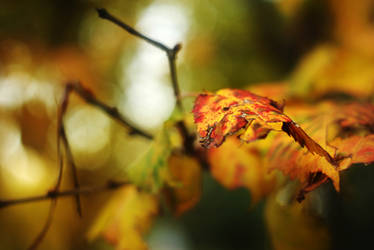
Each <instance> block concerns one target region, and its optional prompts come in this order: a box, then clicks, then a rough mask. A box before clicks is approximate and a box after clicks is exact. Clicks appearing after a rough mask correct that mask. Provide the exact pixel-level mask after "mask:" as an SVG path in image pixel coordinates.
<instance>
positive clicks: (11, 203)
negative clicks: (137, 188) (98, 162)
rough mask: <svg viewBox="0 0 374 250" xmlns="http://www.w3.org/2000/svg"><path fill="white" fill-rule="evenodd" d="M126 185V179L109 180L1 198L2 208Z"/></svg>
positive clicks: (0, 204)
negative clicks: (39, 193) (97, 184)
mask: <svg viewBox="0 0 374 250" xmlns="http://www.w3.org/2000/svg"><path fill="white" fill-rule="evenodd" d="M126 185H129V183H128V182H125V181H109V182H107V183H106V184H105V185H102V186H96V187H80V188H74V189H70V190H65V191H54V190H52V191H50V192H48V193H46V194H44V195H37V196H32V197H27V198H20V199H11V200H0V209H1V208H5V207H9V206H14V205H19V204H26V203H32V202H37V201H45V200H54V199H57V198H60V197H66V196H76V195H77V194H79V195H81V194H92V193H99V192H105V191H110V190H115V189H118V188H121V187H124V186H126Z"/></svg>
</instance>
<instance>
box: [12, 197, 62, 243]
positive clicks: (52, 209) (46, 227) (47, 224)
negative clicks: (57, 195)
mask: <svg viewBox="0 0 374 250" xmlns="http://www.w3.org/2000/svg"><path fill="white" fill-rule="evenodd" d="M14 204H16V203H14ZM18 204H19V203H18ZM56 207H57V199H52V200H51V204H50V206H49V211H48V216H47V220H46V222H45V224H44V226H43V228H42V230H41V231H40V232H39V234H38V235H37V236H36V238H35V239H34V241H33V242H32V244H31V245H30V246H29V248H28V250H35V249H37V248H38V246H39V245H40V243H42V241H43V239H44V237H45V236H46V234H47V233H48V230H49V228H50V227H51V224H52V221H53V215H54V214H55V210H56Z"/></svg>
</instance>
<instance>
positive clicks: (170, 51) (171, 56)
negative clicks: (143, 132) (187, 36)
mask: <svg viewBox="0 0 374 250" xmlns="http://www.w3.org/2000/svg"><path fill="white" fill-rule="evenodd" d="M97 12H98V14H99V17H101V18H103V19H107V20H109V21H111V22H112V23H114V24H117V25H118V26H120V27H121V28H123V29H124V30H126V31H127V32H128V33H130V34H131V35H134V36H136V37H139V38H140V39H143V40H144V41H146V42H147V43H149V44H151V45H153V46H155V47H157V48H159V49H160V50H162V51H164V52H165V53H166V55H167V57H168V62H169V68H170V76H171V82H172V84H173V90H174V95H175V97H176V101H177V105H178V107H179V108H180V109H181V110H183V107H182V102H181V94H180V90H179V85H178V79H177V70H176V66H175V60H176V57H177V53H178V52H179V50H180V49H181V48H182V45H181V44H176V45H175V46H174V47H173V48H169V47H168V46H166V45H164V44H163V43H161V42H158V41H156V40H154V39H152V38H149V37H148V36H146V35H144V34H142V33H140V32H139V31H137V30H135V29H134V28H132V27H130V26H129V25H127V24H126V23H124V22H123V21H121V20H119V19H118V18H116V17H115V16H113V15H112V14H110V13H109V12H108V11H107V10H106V9H97Z"/></svg>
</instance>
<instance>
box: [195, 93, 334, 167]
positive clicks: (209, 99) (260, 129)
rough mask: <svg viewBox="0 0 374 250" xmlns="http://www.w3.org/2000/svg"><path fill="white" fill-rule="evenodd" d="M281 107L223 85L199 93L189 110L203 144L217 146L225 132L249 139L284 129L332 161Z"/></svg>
mask: <svg viewBox="0 0 374 250" xmlns="http://www.w3.org/2000/svg"><path fill="white" fill-rule="evenodd" d="M282 110H283V106H282V105H280V104H278V103H277V102H275V101H273V100H271V99H269V98H266V97H262V96H258V95H256V94H253V93H251V92H249V91H246V90H239V89H222V90H219V91H217V92H216V93H215V94H214V93H210V92H206V93H203V94H200V95H199V96H198V97H197V98H196V100H195V106H194V108H193V111H192V112H193V114H194V119H195V124H196V125H197V131H198V134H199V136H200V142H201V144H202V145H203V146H204V147H207V148H209V147H211V146H215V147H218V146H220V145H221V144H222V143H223V142H224V140H225V138H226V136H228V135H233V134H235V133H239V134H240V139H241V140H243V141H245V142H251V141H254V140H257V139H262V138H265V137H266V136H267V135H268V133H269V132H270V131H271V130H278V131H281V130H283V131H284V132H286V133H287V134H288V135H289V136H292V137H293V138H294V140H295V141H297V142H298V143H299V144H300V145H301V146H302V147H304V146H305V147H306V148H307V149H308V150H309V152H311V153H316V154H318V155H320V156H323V157H324V158H325V159H326V160H327V161H328V162H329V163H331V164H335V160H334V159H333V158H332V157H331V156H330V154H329V153H328V152H327V151H325V150H324V149H323V148H322V147H321V146H320V145H319V144H318V143H316V142H315V141H314V140H313V139H312V138H310V137H309V136H308V135H307V134H306V133H305V132H304V130H303V129H302V128H300V126H299V125H298V124H297V123H295V122H294V121H293V120H291V118H289V117H288V116H287V115H285V114H284V113H283V111H282Z"/></svg>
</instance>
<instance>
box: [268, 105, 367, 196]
mask: <svg viewBox="0 0 374 250" xmlns="http://www.w3.org/2000/svg"><path fill="white" fill-rule="evenodd" d="M294 108H295V110H297V111H296V112H297V113H303V116H304V119H305V122H304V123H303V125H304V126H305V127H306V131H307V132H308V133H309V134H311V135H312V136H313V137H314V138H315V139H316V140H317V141H318V142H319V143H320V144H322V145H326V149H327V150H328V151H329V152H330V153H331V154H334V155H335V157H334V159H335V162H336V166H333V165H331V164H330V163H329V162H328V161H326V158H321V157H319V156H317V155H311V154H306V152H305V151H303V150H302V149H301V148H300V147H298V146H297V145H295V144H294V143H292V141H291V140H290V139H289V138H285V137H282V136H277V137H275V139H274V141H273V143H272V146H271V148H270V150H269V151H268V154H267V157H266V160H267V167H269V168H270V169H279V170H281V171H282V172H283V173H284V174H286V175H288V176H289V177H291V179H298V180H300V181H301V183H303V185H304V187H303V189H302V190H301V192H300V193H299V196H298V199H299V200H302V199H303V198H304V195H305V193H307V192H310V191H311V190H313V189H315V188H317V187H318V186H319V185H321V184H322V183H324V182H326V181H327V180H331V181H332V182H333V185H334V187H335V189H336V190H337V191H339V171H342V170H344V169H347V168H348V167H350V166H351V165H352V164H356V163H365V164H368V163H371V162H373V161H374V134H373V131H374V129H373V128H374V105H370V104H359V103H353V104H345V105H337V104H332V103H322V104H320V105H318V106H317V107H315V108H307V109H305V110H303V111H304V112H301V111H300V107H294ZM291 112H292V110H291Z"/></svg>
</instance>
